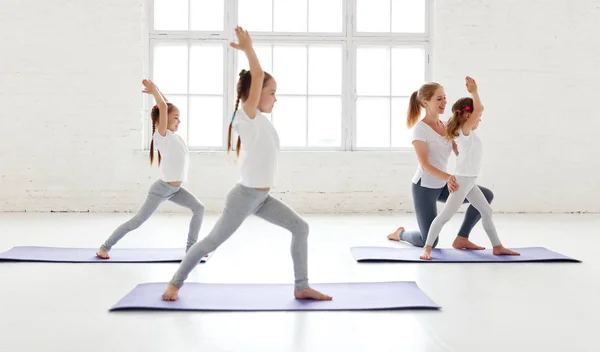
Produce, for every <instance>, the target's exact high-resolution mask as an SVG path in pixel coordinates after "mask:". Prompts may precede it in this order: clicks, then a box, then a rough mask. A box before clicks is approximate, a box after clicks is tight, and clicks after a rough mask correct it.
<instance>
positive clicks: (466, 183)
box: [425, 176, 501, 247]
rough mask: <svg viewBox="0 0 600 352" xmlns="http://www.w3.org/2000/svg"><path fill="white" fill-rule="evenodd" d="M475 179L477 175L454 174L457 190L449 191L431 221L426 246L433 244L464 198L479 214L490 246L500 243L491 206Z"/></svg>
mask: <svg viewBox="0 0 600 352" xmlns="http://www.w3.org/2000/svg"><path fill="white" fill-rule="evenodd" d="M476 181H477V177H465V176H456V183H458V190H457V191H455V192H453V193H450V196H449V197H448V200H447V201H446V205H445V206H444V209H443V210H442V212H441V213H440V214H439V215H438V216H437V217H436V218H435V220H433V222H432V223H431V227H430V228H429V233H428V234H427V242H426V243H425V244H426V245H427V246H433V243H434V242H435V241H436V240H437V239H438V236H439V234H440V231H441V230H442V227H443V226H444V225H445V224H446V223H447V222H448V221H450V219H451V218H452V216H453V215H454V214H456V212H457V211H458V209H459V208H460V206H461V205H462V204H463V201H464V200H465V199H467V200H468V201H469V203H471V205H472V206H474V207H475V209H477V211H479V213H480V214H481V222H482V224H483V229H484V230H485V232H486V233H487V235H488V237H489V238H490V241H491V242H492V246H494V247H496V246H498V245H500V244H501V243H500V239H499V238H498V234H497V233H496V227H495V226H494V222H493V221H492V213H493V211H492V207H491V206H490V205H489V204H488V202H487V200H486V199H485V196H484V195H483V192H482V191H481V190H480V189H479V187H477V184H476Z"/></svg>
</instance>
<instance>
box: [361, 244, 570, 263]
mask: <svg viewBox="0 0 600 352" xmlns="http://www.w3.org/2000/svg"><path fill="white" fill-rule="evenodd" d="M512 249H513V250H514V251H517V252H519V253H521V255H520V256H512V255H501V256H497V255H493V254H492V250H491V249H485V250H481V251H476V250H464V249H437V248H434V249H433V250H432V251H431V260H421V259H420V258H419V257H420V255H421V252H422V251H423V249H422V248H418V247H412V248H389V247H352V248H350V251H351V252H352V256H354V259H356V261H358V262H419V263H523V262H581V261H580V260H577V259H573V258H569V257H567V256H565V255H562V254H560V253H556V252H553V251H551V250H549V249H546V248H543V247H529V248H512Z"/></svg>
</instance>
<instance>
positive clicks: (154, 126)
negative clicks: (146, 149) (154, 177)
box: [150, 121, 162, 166]
mask: <svg viewBox="0 0 600 352" xmlns="http://www.w3.org/2000/svg"><path fill="white" fill-rule="evenodd" d="M155 131H156V124H154V121H152V137H151V138H152V141H151V142H150V165H152V163H153V162H154V132H155ZM161 160H162V157H161V155H160V151H159V152H158V166H160V161H161Z"/></svg>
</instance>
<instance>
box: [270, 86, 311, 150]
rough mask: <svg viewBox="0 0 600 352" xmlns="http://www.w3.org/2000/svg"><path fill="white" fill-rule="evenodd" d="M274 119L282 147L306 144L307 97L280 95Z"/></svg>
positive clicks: (303, 145) (274, 110) (274, 111)
mask: <svg viewBox="0 0 600 352" xmlns="http://www.w3.org/2000/svg"><path fill="white" fill-rule="evenodd" d="M271 117H272V121H273V124H274V125H275V128H276V129H277V133H278V134H279V140H280V141H281V146H282V147H305V146H306V97H279V98H277V102H276V103H275V108H274V109H273V114H272V116H271Z"/></svg>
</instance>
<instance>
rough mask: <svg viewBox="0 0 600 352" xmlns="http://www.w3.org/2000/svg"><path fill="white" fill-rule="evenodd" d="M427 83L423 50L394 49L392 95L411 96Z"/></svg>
mask: <svg viewBox="0 0 600 352" xmlns="http://www.w3.org/2000/svg"><path fill="white" fill-rule="evenodd" d="M424 81H425V51H424V50H423V49H422V48H392V95H395V96H398V95H400V96H409V95H410V94H412V92H414V91H415V90H417V89H418V88H419V86H421V84H423V82H424Z"/></svg>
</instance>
